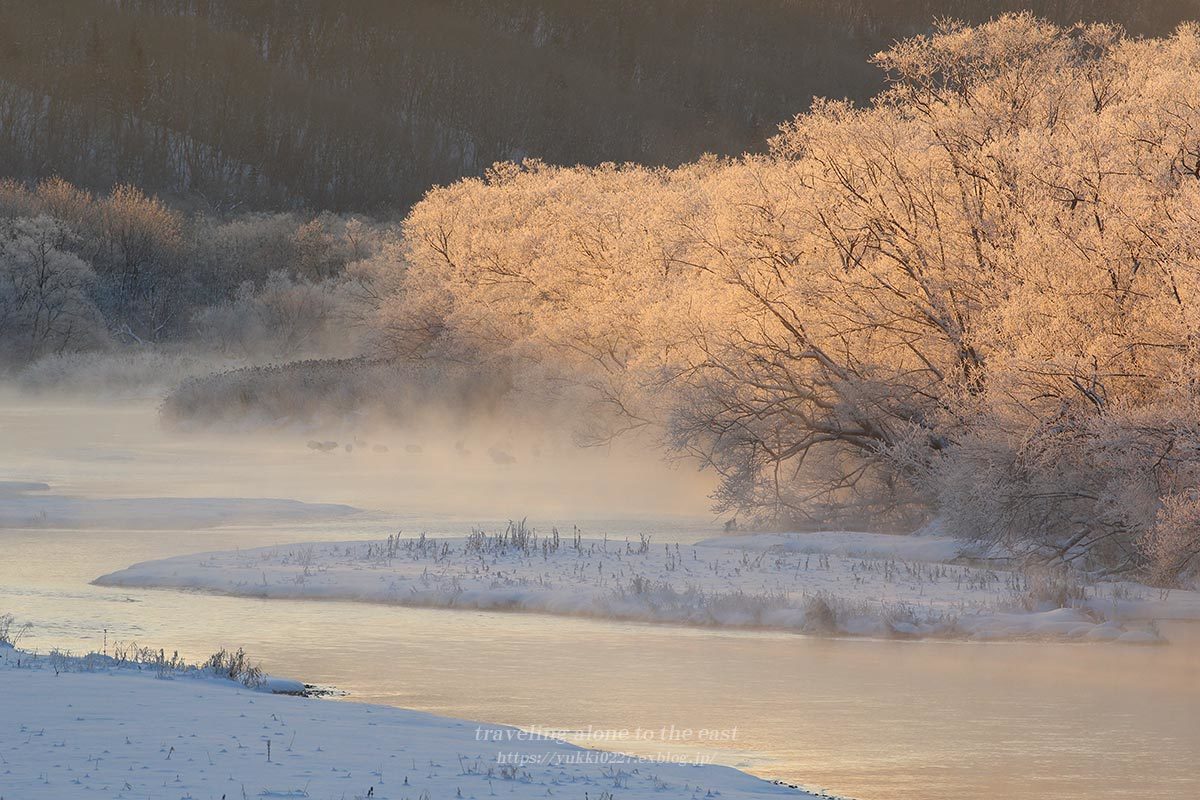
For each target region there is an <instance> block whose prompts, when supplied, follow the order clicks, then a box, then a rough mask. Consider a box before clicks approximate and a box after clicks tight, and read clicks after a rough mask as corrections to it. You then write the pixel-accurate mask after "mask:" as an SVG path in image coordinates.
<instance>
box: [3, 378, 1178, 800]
mask: <svg viewBox="0 0 1200 800" xmlns="http://www.w3.org/2000/svg"><path fill="white" fill-rule="evenodd" d="M308 436H309V435H308V434H300V433H295V432H292V433H287V434H276V435H272V436H263V435H259V434H249V433H242V434H225V435H221V436H215V435H213V434H211V433H193V434H188V435H181V434H180V435H177V434H168V433H166V432H163V431H162V430H160V428H159V426H158V423H157V420H156V417H155V414H154V408H153V406H152V405H150V404H145V403H125V404H105V405H103V406H91V405H88V404H86V403H82V402H79V401H75V402H47V401H44V400H38V401H30V400H14V399H12V398H8V399H6V400H5V401H4V402H3V403H0V480H39V481H45V482H47V483H50V484H51V485H52V489H51V491H52V492H55V493H63V494H71V495H76V496H87V497H152V496H154V497H168V496H188V497H197V496H214V497H215V496H231V497H286V498H294V499H299V500H304V501H311V502H341V503H349V504H353V505H356V506H359V507H362V508H366V509H371V510H372V511H371V513H367V514H364V515H360V516H354V517H349V518H345V519H337V520H327V521H308V522H300V523H293V524H286V525H241V526H235V527H221V528H213V529H192V528H188V527H187V526H186V525H184V526H183V527H182V529H179V528H180V525H178V524H169V525H167V524H164V526H163V527H164V528H168V529H164V530H132V529H119V530H86V529H85V530H64V529H58V528H54V527H51V526H47V527H39V528H23V529H0V613H4V612H9V613H12V614H14V615H16V616H17V617H18V618H19V619H20V620H23V621H29V622H32V623H33V628H32V630H31V632H30V633H29V635H28V636H27V638H26V639H25V640H24V641H23V642H22V645H23V646H26V647H34V648H39V649H41V650H43V651H44V650H46V649H48V648H50V647H56V646H57V647H62V648H66V649H71V650H74V651H76V652H79V651H82V650H85V649H90V648H96V649H100V648H103V647H105V646H106V642H107V646H108V647H110V648H111V647H112V645H113V643H114V642H116V641H131V640H136V641H138V642H139V643H141V644H144V645H152V646H155V647H158V646H162V647H165V648H166V649H167V650H168V652H170V651H171V650H175V649H178V651H179V652H180V654H181V655H183V656H185V657H187V658H189V659H199V658H203V657H204V656H205V655H207V654H208V653H210V652H212V651H213V650H215V649H216V648H218V647H221V646H226V647H229V646H232V647H238V646H244V647H245V648H246V650H247V651H248V652H250V653H251V654H252V655H253V656H254V657H255V658H256V659H259V660H261V661H262V663H263V664H264V666H265V667H266V668H267V669H268V670H269V671H271V672H274V673H276V674H280V675H287V676H292V677H297V678H302V679H304V680H307V681H310V682H315V683H322V684H330V685H334V686H337V687H339V688H340V689H344V690H346V691H347V692H348V693H349V694H348V696H347V697H346V698H345V699H344V701H347V702H372V703H383V704H388V705H396V706H402V707H407V708H416V709H421V710H425V711H431V712H434V713H439V714H446V715H451V716H456V717H464V718H469V719H478V720H484V721H489V722H496V723H508V724H515V725H520V726H526V727H532V726H544V727H551V728H566V729H572V730H575V731H578V732H579V733H578V734H577V737H576V738H577V740H578V741H581V743H585V744H592V745H597V746H605V747H609V748H612V749H620V750H626V751H633V752H637V753H641V754H646V755H652V754H656V753H661V752H664V751H669V752H672V753H676V754H684V755H686V756H688V757H693V758H694V757H704V758H710V759H712V760H713V761H716V762H718V763H724V764H730V765H733V766H737V767H739V768H742V769H744V770H747V771H749V772H753V773H755V774H758V775H761V776H764V777H767V778H773V779H782V780H786V781H788V782H791V783H797V784H800V785H803V786H805V787H806V788H812V789H821V790H825V791H828V792H831V793H835V794H838V795H842V796H846V797H853V798H859V800H908V799H909V798H911V799H912V800H942V799H943V798H944V799H945V800H951V799H953V800H961V799H962V798H975V797H985V798H1011V799H1012V800H1034V799H1035V798H1037V799H1038V800H1040V799H1041V798H1047V797H1054V798H1059V799H1060V800H1066V799H1069V798H1079V799H1080V800H1083V799H1084V798H1086V799H1087V800H1107V799H1108V798H1133V797H1137V798H1182V797H1195V796H1200V628H1198V627H1196V626H1192V625H1188V624H1174V625H1171V626H1167V627H1164V631H1165V633H1166V634H1167V636H1168V637H1169V638H1170V639H1171V640H1172V644H1170V645H1168V646H1163V647H1134V646H1118V645H1100V644H1097V645H1080V644H1074V645H1071V644H1040V643H1038V644H1035V643H997V644H978V643H945V642H898V641H875V640H852V639H821V638H810V637H804V636H797V635H791V634H773V633H756V632H722V631H714V630H700V629H690V628H679V627H670V626H653V625H640V624H628V623H609V622H604V621H595V620H581V619H569V618H557V617H548V616H538V615H523V614H485V613H479V612H469V611H453V610H449V611H447V610H429V609H412V608H398V607H385V606H378V605H366V604H356V603H338V602H323V601H283V600H273V601H262V600H254V599H243V598H233V597H221V596H211V595H202V594H195V593H180V592H170V591H137V590H123V589H122V590H113V589H105V588H101V587H95V586H91V585H90V583H89V582H90V581H91V580H92V579H93V578H95V577H96V576H98V575H100V574H103V573H105V572H109V571H112V570H115V569H118V568H121V567H124V566H127V565H129V564H131V563H134V562H137V561H144V560H147V559H152V558H160V557H164V556H169V555H177V554H183V553H189V552H197V551H202V550H220V549H230V548H234V547H253V546H260V545H267V544H275V543H286V542H293V541H329V540H340V539H356V538H375V537H379V536H385V535H387V533H389V532H394V531H396V530H399V529H403V530H404V531H406V532H411V533H419V532H422V531H427V532H429V533H430V534H431V535H436V534H438V533H442V532H457V533H461V532H462V531H464V530H466V529H468V528H469V527H471V526H472V525H474V524H482V525H486V526H489V527H491V526H495V525H497V524H500V520H502V519H504V518H505V517H507V516H510V515H514V514H525V513H528V514H530V516H531V519H532V520H533V521H534V522H541V521H542V520H547V521H548V520H554V521H556V522H558V523H560V524H562V525H569V524H570V523H572V522H578V523H579V524H581V526H582V527H583V528H584V529H585V531H586V532H587V533H589V534H595V535H599V534H601V533H604V532H607V533H609V534H610V536H613V537H617V538H619V537H622V536H626V535H629V536H634V537H636V535H637V534H638V533H641V532H651V533H653V534H654V536H655V541H656V542H657V541H671V540H680V541H687V540H689V539H690V540H695V539H697V538H701V537H704V536H710V535H712V533H713V529H714V526H715V523H714V521H713V520H711V519H708V518H704V517H700V518H694V517H688V516H687V514H686V511H687V510H688V509H695V508H697V507H702V505H701V506H696V505H695V504H696V503H697V502H700V503H702V502H703V494H704V490H705V485H704V481H703V480H702V479H697V478H696V477H695V476H694V475H691V474H690V473H688V472H687V471H686V470H680V469H668V468H666V467H664V466H663V465H661V464H656V463H653V462H651V461H646V460H632V459H623V458H619V457H616V456H614V455H612V454H602V453H599V454H587V455H581V456H573V455H572V456H569V457H568V456H562V457H561V458H552V457H551V455H549V454H548V453H550V452H551V451H553V446H552V445H546V446H545V447H546V448H547V450H545V451H542V450H540V447H541V446H540V445H538V446H535V445H530V444H528V443H525V442H520V441H519V440H518V445H515V446H514V445H513V444H512V443H511V442H508V443H502V444H503V446H504V447H505V448H507V449H506V450H505V452H508V451H512V452H514V453H516V458H517V462H516V464H515V465H501V464H499V463H497V462H498V461H501V460H503V459H496V458H491V459H487V458H480V457H478V456H479V455H480V454H482V453H484V452H486V451H487V450H488V449H489V447H491V449H493V450H495V449H496V448H497V447H499V445H497V444H496V443H494V442H490V441H484V440H482V439H481V440H479V441H478V442H468V443H466V444H464V443H463V442H462V441H461V440H459V439H456V440H455V441H449V440H448V439H446V435H445V434H444V433H439V434H436V435H435V434H433V433H431V432H425V434H423V435H416V434H410V435H409V436H408V438H405V437H401V436H400V435H399V434H391V436H390V438H388V443H387V447H388V450H387V452H386V453H385V452H382V447H379V446H378V444H374V445H373V444H372V442H371V441H361V442H359V444H358V447H357V449H356V450H355V451H354V452H352V453H350V452H346V451H345V449H344V446H343V445H342V443H341V442H339V449H338V450H337V451H335V452H332V453H319V452H317V451H315V450H312V449H310V448H308V447H307V445H306V441H307V439H308ZM467 449H472V450H473V451H474V453H475V456H473V457H471V458H466V457H464V456H462V452H463V451H464V450H467ZM534 452H538V453H540V455H538V456H536V458H535V456H533V455H530V454H531V453H534ZM554 452H557V451H554ZM559 455H561V453H559ZM537 459H542V460H543V461H544V462H545V463H541V464H540V465H539V466H536V467H534V466H530V467H528V468H526V467H524V466H522V465H524V464H526V463H527V462H530V461H536V460H537ZM613 509H620V513H613ZM50 524H51V525H52V524H53V522H52V520H51V522H50ZM546 524H549V523H548V522H547V523H546ZM298 702H299V701H298ZM314 702H315V701H314ZM322 702H323V701H322ZM0 713H2V709H0ZM672 727H673V728H674V729H675V730H676V731H684V730H688V729H690V730H693V731H699V730H701V729H704V730H709V731H722V732H723V734H724V738H723V740H721V741H706V742H703V743H700V742H697V741H696V740H695V739H694V738H692V739H689V740H678V739H676V740H672V738H671V736H670V734H669V731H670V729H671V728H672ZM637 729H642V730H646V731H651V730H652V731H655V732H657V733H656V734H655V736H654V737H653V739H652V740H650V741H639V740H636V739H635V738H633V737H632V735H626V736H622V737H620V738H619V739H618V740H617V741H606V742H597V741H596V740H595V739H594V738H593V737H594V736H595V735H596V734H597V732H600V731H604V732H612V731H622V730H624V731H630V732H632V731H636V730H637ZM664 729H665V730H664ZM588 731H591V732H592V734H591V735H590V736H589V734H588ZM606 735H607V734H606ZM664 737H665V738H666V739H667V741H664Z"/></svg>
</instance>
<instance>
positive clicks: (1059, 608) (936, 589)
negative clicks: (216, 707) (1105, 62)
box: [96, 526, 1200, 643]
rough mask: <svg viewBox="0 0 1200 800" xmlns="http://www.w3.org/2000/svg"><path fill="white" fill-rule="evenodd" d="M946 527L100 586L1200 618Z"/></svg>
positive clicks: (419, 602) (768, 620)
mask: <svg viewBox="0 0 1200 800" xmlns="http://www.w3.org/2000/svg"><path fill="white" fill-rule="evenodd" d="M957 553H958V546H957V543H956V542H955V541H954V540H952V539H948V538H946V537H936V536H925V537H906V536H885V535H880V534H865V533H842V534H838V533H828V534H794V535H790V536H781V535H778V534H775V535H771V536H769V537H763V536H749V537H723V538H720V539H714V540H710V541H708V542H703V543H700V544H696V545H683V544H659V543H655V542H653V541H651V540H649V539H646V538H643V539H642V540H640V541H628V540H624V539H623V540H620V541H616V540H605V539H600V540H596V539H583V538H581V537H580V536H579V535H578V534H574V533H572V534H571V535H568V536H562V535H559V534H558V533H551V534H550V535H543V536H539V535H537V534H536V533H533V532H531V531H528V530H526V529H524V528H521V527H517V526H514V527H513V528H511V529H510V530H508V531H505V532H504V533H498V534H485V533H482V532H480V533H475V534H472V535H471V536H469V537H466V538H461V537H460V538H448V539H439V538H433V537H428V536H421V537H417V538H401V537H399V536H395V537H391V538H389V539H387V540H385V541H376V542H348V543H347V542H342V543H327V544H304V545H291V546H280V547H267V548H258V549H250V550H238V551H226V552H217V553H204V554H198V555H187V556H179V557H175V558H168V559H162V560H157V561H149V562H144V563H141V564H136V565H133V566H131V567H129V568H127V569H123V570H120V571H118V572H114V573H111V574H108V575H104V576H102V577H100V578H98V579H97V580H96V583H97V584H100V585H103V586H120V587H130V588H133V587H138V588H173V589H197V590H204V591H211V592H220V593H226V594H232V595H240V596H248V597H262V598H308V599H338V600H358V601H367V602H377V603H392V604H397V605H407V606H426V607H446V608H468V609H482V610H498V611H499V610H508V611H532V612H541V613H552V614H563V615H574V616H591V617H601V618H608V619H619V620H635V621H648V622H663V623H679V624H689V625H706V626H722V627H749V628H767V629H777V630H791V631H799V632H805V633H824V634H849V635H869V636H914V637H915V636H931V637H948V638H973V639H998V638H1072V639H1081V640H1122V641H1127V642H1139V643H1143V642H1151V641H1156V640H1157V638H1158V637H1157V634H1156V633H1155V632H1154V630H1153V627H1152V625H1147V621H1149V620H1153V619H1155V618H1175V619H1179V618H1200V594H1197V593H1196V592H1184V591H1177V592H1174V593H1172V594H1171V595H1170V597H1169V598H1163V597H1162V596H1161V595H1160V593H1159V592H1158V591H1157V590H1154V589H1150V588H1148V587H1144V586H1139V585H1137V584H1131V583H1115V582H1106V583H1099V584H1095V585H1092V586H1083V585H1078V584H1074V583H1072V582H1071V581H1070V580H1068V579H1065V578H1062V577H1059V576H1054V575H1044V574H1043V575H1039V574H1032V575H1031V574H1027V573H1023V572H1018V571H1011V570H1004V569H992V568H988V567H986V566H972V565H969V564H965V563H948V562H951V561H954V560H955V558H956V556H957Z"/></svg>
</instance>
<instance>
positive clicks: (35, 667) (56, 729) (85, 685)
mask: <svg viewBox="0 0 1200 800" xmlns="http://www.w3.org/2000/svg"><path fill="white" fill-rule="evenodd" d="M666 752H667V751H664V755H666ZM0 797H2V798H5V800H86V799H87V798H105V800H112V799H114V798H116V799H122V798H128V799H129V800H143V799H145V798H149V799H150V800H217V798H225V799H226V800H234V798H238V799H239V800H241V799H243V798H321V799H322V800H325V799H329V800H350V799H351V798H367V797H370V798H372V799H373V800H375V799H376V798H377V799H378V800H388V799H389V798H393V799H395V800H399V799H400V798H408V799H410V800H419V799H420V798H424V799H425V800H441V798H459V797H461V798H492V797H499V798H569V799H570V800H616V799H617V798H619V799H620V800H639V799H640V800H649V798H655V799H656V800H659V799H660V798H668V797H669V798H695V799H696V800H699V799H700V798H710V799H711V798H722V800H754V799H755V798H776V797H795V798H805V797H811V795H808V794H805V793H803V792H800V791H797V790H795V789H791V788H788V787H785V786H781V785H777V784H772V783H769V782H766V781H763V780H760V779H758V778H754V777H752V776H749V775H746V774H745V773H742V772H738V771H737V770H734V769H731V768H727V767H721V766H714V765H710V764H704V765H699V764H685V763H674V762H671V761H669V760H667V761H661V762H659V761H653V760H635V759H631V758H628V757H623V756H620V755H618V754H615V753H610V752H602V751H596V750H586V749H582V748H579V747H576V746H573V745H570V744H566V743H563V742H560V741H556V740H551V739H547V738H545V737H544V736H543V735H542V734H541V732H537V731H534V732H522V731H518V730H517V729H514V728H507V727H503V726H494V725H487V724H483V723H476V722H467V721H463V720H454V719H447V718H443V717H435V716H431V715H428V714H423V713H419V712H415V711H404V710H400V709H395V708H386V707H378V706H368V705H359V704H353V703H335V702H331V701H327V700H319V699H311V698H302V697H285V696H280V695H273V694H269V693H266V692H263V691H255V690H251V689H247V688H245V687H243V686H241V685H240V684H237V683H233V682H231V681H228V680H222V679H219V678H216V677H213V676H211V675H209V674H207V673H200V672H197V671H194V670H193V671H186V672H182V673H179V674H175V675H172V676H171V677H169V678H167V679H157V678H156V671H155V670H153V669H142V670H138V669H136V668H132V667H129V666H124V667H118V666H116V665H115V664H114V663H113V662H112V661H111V660H109V659H106V658H103V657H95V656H94V657H91V658H83V659H77V658H76V659H72V658H63V657H57V658H52V657H50V656H41V657H34V656H31V655H30V654H29V653H26V652H22V651H20V650H14V649H13V648H12V647H9V646H7V645H0Z"/></svg>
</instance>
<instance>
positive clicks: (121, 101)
mask: <svg viewBox="0 0 1200 800" xmlns="http://www.w3.org/2000/svg"><path fill="white" fill-rule="evenodd" d="M1018 5H1019V6H1023V7H1032V8H1033V9H1034V10H1035V11H1037V12H1038V13H1041V14H1044V15H1046V16H1048V17H1050V18H1053V19H1056V20H1061V21H1072V20H1076V19H1112V20H1114V21H1117V22H1121V23H1123V24H1125V25H1127V26H1128V27H1129V28H1130V29H1131V30H1132V31H1134V32H1136V33H1161V32H1165V31H1168V30H1170V29H1171V28H1172V27H1174V25H1176V24H1177V23H1178V22H1179V21H1180V20H1182V19H1186V18H1189V17H1195V16H1197V12H1198V8H1200V0H1094V1H1091V2H1089V1H1088V0H1032V1H1028V0H1027V2H1022V3H1015V2H1009V1H1008V0H922V1H921V2H912V1H911V0H904V2H901V0H658V1H657V2H648V1H647V0H589V2H582V1H581V0H490V1H489V2H482V1H480V0H53V1H52V2H37V3H31V2H28V0H0V171H2V172H3V174H5V175H8V176H11V177H18V178H40V177H46V176H49V175H61V176H62V177H65V178H67V179H68V180H71V181H73V182H76V183H78V184H81V185H83V186H86V187H89V188H93V189H107V188H109V187H110V186H111V185H113V184H115V183H118V182H132V183H135V184H138V185H140V186H142V187H144V188H145V189H146V190H147V191H151V192H156V193H160V194H164V195H168V196H174V197H176V198H190V199H193V200H195V201H199V202H201V203H204V204H206V205H208V206H210V207H212V208H217V209H222V208H223V209H229V208H231V207H233V206H235V205H239V206H243V207H252V206H253V207H294V206H308V207H320V208H332V209H347V208H354V209H360V210H380V209H386V208H389V207H390V208H398V209H402V208H404V207H406V206H407V205H408V204H410V203H411V202H412V201H413V200H415V199H416V198H418V197H419V196H420V195H421V194H422V193H423V192H424V191H425V189H426V188H428V187H429V186H430V185H432V184H435V183H445V182H448V181H451V180H453V179H455V178H457V177H460V176H462V175H467V174H476V173H478V172H480V171H481V170H482V169H483V168H485V167H486V166H487V165H489V164H490V163H492V162H493V161H496V160H500V159H513V158H521V157H524V156H537V157H540V158H543V159H546V160H548V161H552V162H564V163H575V162H583V163H596V162H601V161H607V160H615V161H624V160H634V161H641V162H649V163H676V162H680V161H682V160H686V159H690V158H694V157H695V156H696V155H698V154H700V153H702V152H705V151H710V152H717V153H737V152H741V151H743V150H745V149H747V148H752V147H756V146H760V145H761V143H762V142H763V141H764V139H765V136H766V134H768V133H770V132H771V131H772V130H773V128H774V126H775V125H776V124H777V123H778V122H779V121H781V120H782V119H785V118H787V117H789V116H791V115H792V114H794V113H796V112H798V111H800V110H803V109H804V108H805V107H806V106H807V104H808V103H809V101H810V100H811V98H812V97H813V96H814V95H827V96H851V97H855V98H860V99H861V98H865V97H867V96H869V95H870V94H871V93H872V92H873V91H874V90H876V89H877V88H878V87H879V85H880V78H879V76H878V75H877V74H876V72H875V70H874V69H873V68H871V67H870V66H868V64H867V63H866V59H867V58H868V56H869V55H870V54H871V53H872V52H874V51H876V50H878V49H880V48H881V47H883V46H885V45H886V44H888V43H889V42H890V41H892V40H893V39H895V38H897V37H899V36H904V35H908V34H911V33H913V32H916V31H920V30H923V29H925V28H927V27H928V25H929V22H930V20H931V19H932V18H933V17H934V16H937V15H953V16H957V17H962V18H966V19H980V18H986V17H988V16H991V15H993V14H995V13H997V12H999V11H1003V10H1007V9H1010V8H1013V7H1016V6H1018Z"/></svg>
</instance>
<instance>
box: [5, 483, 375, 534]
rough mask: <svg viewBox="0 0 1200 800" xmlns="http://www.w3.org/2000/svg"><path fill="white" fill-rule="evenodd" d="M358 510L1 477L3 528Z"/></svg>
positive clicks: (184, 524)
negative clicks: (55, 485) (111, 491)
mask: <svg viewBox="0 0 1200 800" xmlns="http://www.w3.org/2000/svg"><path fill="white" fill-rule="evenodd" d="M357 511H358V509H355V508H352V507H351V506H347V505H338V504H333V503H302V502H300V501H298V500H283V499H277V498H244V497H129V498H90V497H74V496H70V495H62V494H56V493H54V492H52V491H51V487H50V485H49V484H46V483H39V482H29V481H0V529H4V528H59V529H101V528H103V529H114V528H120V529H125V530H166V529H171V530H192V529H195V528H214V527H217V526H219V525H234V524H256V523H257V524H263V523H281V522H302V521H309V520H322V519H336V518H338V517H346V516H349V515H351V514H354V513H357Z"/></svg>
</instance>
